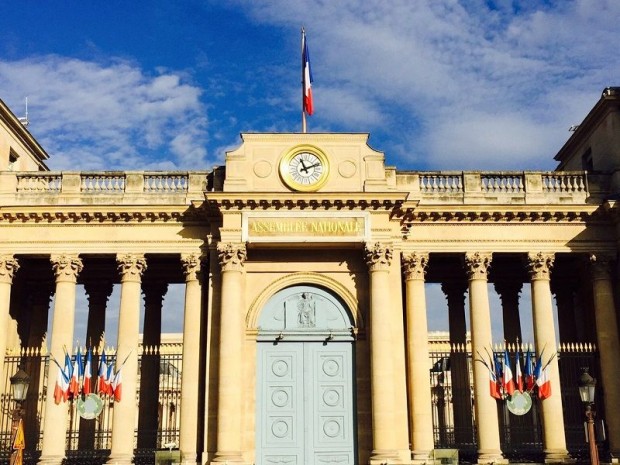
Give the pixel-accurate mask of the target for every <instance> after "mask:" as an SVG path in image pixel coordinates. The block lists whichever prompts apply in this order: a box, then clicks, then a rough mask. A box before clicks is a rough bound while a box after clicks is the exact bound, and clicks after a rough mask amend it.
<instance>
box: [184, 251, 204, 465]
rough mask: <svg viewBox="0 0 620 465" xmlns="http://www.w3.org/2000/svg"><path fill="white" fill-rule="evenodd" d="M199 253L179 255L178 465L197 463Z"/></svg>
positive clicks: (200, 300)
mask: <svg viewBox="0 0 620 465" xmlns="http://www.w3.org/2000/svg"><path fill="white" fill-rule="evenodd" d="M200 260H201V257H200V255H199V254H183V255H181V264H182V265H183V272H184V273H185V311H184V317H183V375H182V377H181V419H180V423H181V434H180V438H181V439H180V444H179V449H180V451H181V463H187V464H188V465H190V464H196V463H197V460H198V455H197V453H198V451H197V444H198V402H199V399H198V394H199V393H198V384H199V382H200V379H199V374H200V366H199V363H198V362H199V357H198V355H197V354H198V353H200V321H201V308H202V305H201V304H202V289H201V283H200V277H201V272H200V266H201V262H200Z"/></svg>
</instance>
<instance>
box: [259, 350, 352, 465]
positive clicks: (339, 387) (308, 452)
mask: <svg viewBox="0 0 620 465" xmlns="http://www.w3.org/2000/svg"><path fill="white" fill-rule="evenodd" d="M257 353H258V361H257V362H258V363H257V366H258V370H259V371H258V374H257V399H256V404H257V425H260V428H258V429H257V451H256V452H257V464H268V465H272V464H274V465H275V464H288V465H302V464H303V465H311V464H339V465H349V464H350V465H353V464H354V463H355V453H354V444H355V437H354V423H353V388H352V386H353V370H352V344H351V343H347V342H334V343H329V344H324V343H320V342H280V343H278V344H273V343H258V348H257Z"/></svg>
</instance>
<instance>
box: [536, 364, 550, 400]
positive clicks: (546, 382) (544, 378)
mask: <svg viewBox="0 0 620 465" xmlns="http://www.w3.org/2000/svg"><path fill="white" fill-rule="evenodd" d="M536 386H538V398H539V399H540V400H544V399H546V398H547V397H550V396H551V380H550V379H549V367H548V366H547V367H545V368H543V369H542V370H541V372H540V375H539V376H538V377H537V378H536Z"/></svg>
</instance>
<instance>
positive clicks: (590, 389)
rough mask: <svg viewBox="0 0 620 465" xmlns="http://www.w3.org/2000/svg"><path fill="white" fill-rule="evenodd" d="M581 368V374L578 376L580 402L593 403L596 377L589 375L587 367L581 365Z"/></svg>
mask: <svg viewBox="0 0 620 465" xmlns="http://www.w3.org/2000/svg"><path fill="white" fill-rule="evenodd" d="M581 370H582V372H581V376H580V377H579V397H581V402H583V403H584V404H586V405H589V404H592V403H594V391H595V388H596V379H594V378H592V376H590V374H589V373H588V367H583V368H582V369H581Z"/></svg>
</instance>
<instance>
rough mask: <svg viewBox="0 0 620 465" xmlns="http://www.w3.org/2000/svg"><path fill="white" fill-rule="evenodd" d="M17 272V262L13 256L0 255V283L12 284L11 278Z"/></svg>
mask: <svg viewBox="0 0 620 465" xmlns="http://www.w3.org/2000/svg"><path fill="white" fill-rule="evenodd" d="M17 270H19V262H18V261H17V259H16V258H15V257H13V255H8V254H7V255H0V283H8V284H12V283H13V277H14V276H15V273H16V272H17Z"/></svg>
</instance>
